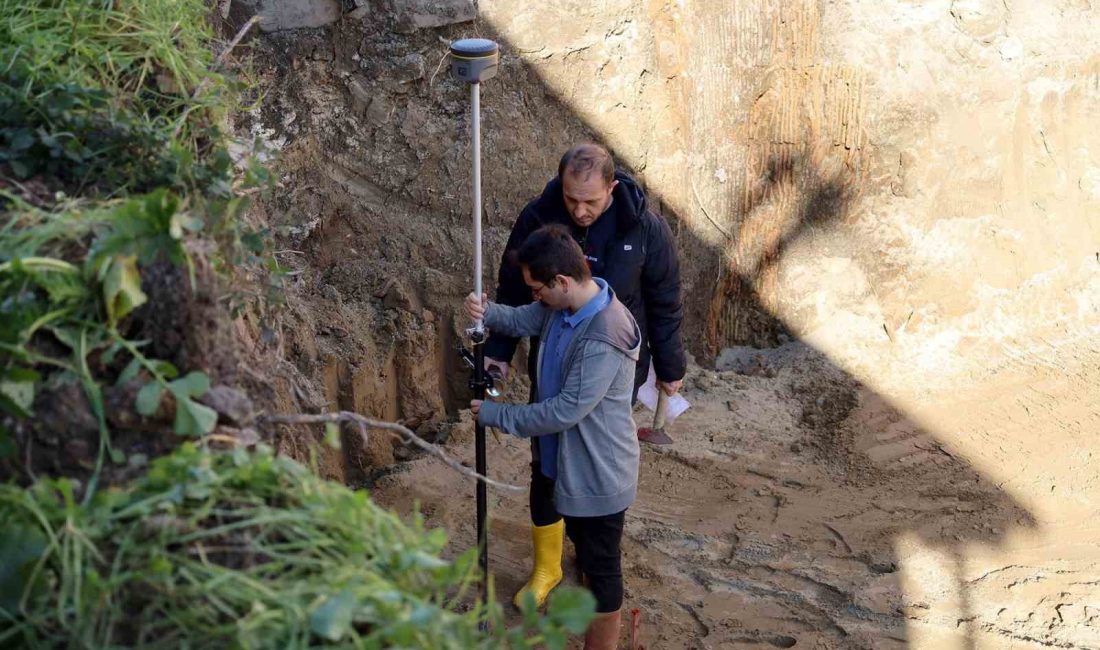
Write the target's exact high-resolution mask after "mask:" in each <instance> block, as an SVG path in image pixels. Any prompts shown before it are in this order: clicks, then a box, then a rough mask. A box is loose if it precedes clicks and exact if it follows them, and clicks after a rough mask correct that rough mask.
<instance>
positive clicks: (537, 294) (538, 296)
mask: <svg viewBox="0 0 1100 650" xmlns="http://www.w3.org/2000/svg"><path fill="white" fill-rule="evenodd" d="M527 288H528V289H530V290H531V295H532V296H533V297H534V298H535V300H542V292H543V290H544V289H553V288H554V283H553V282H552V281H551V282H550V283H548V284H542V283H539V286H537V287H533V286H531V285H527Z"/></svg>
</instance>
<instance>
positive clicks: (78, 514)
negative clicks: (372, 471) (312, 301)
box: [0, 444, 594, 649]
mask: <svg viewBox="0 0 1100 650" xmlns="http://www.w3.org/2000/svg"><path fill="white" fill-rule="evenodd" d="M0 519H2V520H3V521H4V522H5V526H4V528H3V530H2V531H0V555H2V556H3V557H5V558H6V561H5V562H4V563H3V565H2V566H3V568H2V569H0V647H8V646H18V647H29V648H54V647H61V646H64V647H89V648H100V647H120V646H126V647H131V646H133V647H143V646H150V645H154V644H156V645H160V646H162V647H199V648H201V647H217V648H221V647H240V648H305V647H314V646H324V645H340V646H345V647H354V648H390V647H403V648H414V647H415V648H456V649H457V648H463V649H466V648H528V647H535V646H536V645H545V647H549V648H562V647H564V645H565V639H566V636H565V635H566V633H569V632H572V633H579V632H581V631H583V630H584V627H585V625H586V624H587V622H588V621H589V620H590V618H591V616H592V612H593V609H594V602H593V599H592V597H591V596H590V595H589V594H587V592H583V591H580V590H575V589H574V590H570V589H560V590H559V591H560V592H561V593H560V594H556V598H555V599H553V601H552V604H551V606H550V608H549V610H548V613H547V615H546V616H545V617H539V616H538V615H537V614H536V613H535V612H534V611H533V608H531V609H528V610H527V611H526V612H525V616H524V622H523V623H522V624H521V625H519V626H517V627H515V628H512V629H505V628H504V625H503V624H502V622H501V613H500V609H499V606H496V605H493V606H492V607H490V608H484V607H482V606H477V607H474V608H472V609H469V610H468V611H466V612H464V613H461V612H458V611H456V610H457V609H459V607H458V604H459V603H460V602H463V601H464V600H466V599H467V596H468V594H467V591H468V588H469V587H471V586H472V579H473V578H474V576H476V571H477V568H476V551H475V550H471V551H470V552H468V553H465V554H464V555H462V556H460V557H459V558H458V559H456V560H455V561H445V560H442V559H440V557H439V553H440V551H441V550H442V549H443V546H444V544H445V543H446V537H445V535H443V534H442V531H439V530H434V531H426V530H424V528H423V526H422V524H421V523H420V521H419V520H415V521H413V522H412V523H411V524H408V525H407V524H404V523H402V521H401V520H400V519H399V518H398V517H397V516H395V515H393V514H392V513H388V512H385V511H383V510H381V509H380V508H378V507H377V506H375V505H374V504H373V503H372V502H371V501H370V499H369V498H368V497H367V495H366V493H364V492H353V491H351V490H349V489H347V488H345V487H343V486H341V485H339V484H336V483H332V482H329V481H324V480H322V479H319V478H318V477H316V476H315V475H314V474H313V473H312V472H310V471H308V470H307V469H306V468H304V467H303V466H301V465H299V464H297V463H295V462H294V461H292V460H289V459H287V458H285V457H277V456H275V455H273V454H272V453H271V452H270V451H269V450H266V449H261V450H260V451H258V452H256V453H253V454H249V453H245V452H243V451H240V450H238V451H237V452H235V453H212V452H208V451H204V450H202V449H199V448H197V447H195V446H192V445H190V444H187V445H184V446H182V447H180V448H179V449H178V450H177V451H176V452H174V453H173V454H171V455H168V456H164V457H161V458H159V459H156V460H155V461H153V463H152V465H151V467H150V469H149V471H148V473H147V474H146V475H145V476H144V478H142V479H140V480H138V481H136V482H134V483H133V484H132V485H130V486H129V487H126V488H124V489H114V490H109V491H103V492H100V494H99V495H97V497H96V498H95V499H94V500H93V501H92V502H91V503H88V504H85V505H80V504H78V503H77V502H76V500H74V498H73V488H72V484H71V483H70V482H69V481H68V480H67V479H60V480H44V481H40V482H39V483H38V484H36V485H35V486H34V487H32V488H30V489H26V490H23V489H18V488H15V487H12V486H2V487H0ZM482 621H488V622H489V625H488V627H487V629H486V630H485V631H482V630H480V629H479V624H480V623H481V622H482Z"/></svg>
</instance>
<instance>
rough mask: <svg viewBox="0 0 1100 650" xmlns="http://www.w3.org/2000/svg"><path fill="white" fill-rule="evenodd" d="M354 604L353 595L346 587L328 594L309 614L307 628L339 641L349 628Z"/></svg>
mask: <svg viewBox="0 0 1100 650" xmlns="http://www.w3.org/2000/svg"><path fill="white" fill-rule="evenodd" d="M355 605H356V602H355V595H354V594H352V593H351V592H350V591H348V590H346V589H345V590H344V591H341V592H340V593H339V594H337V595H335V596H330V597H329V598H326V599H325V601H324V602H323V603H321V605H320V606H319V607H318V608H317V609H315V610H313V613H312V614H310V615H309V628H310V629H311V630H313V633H314V634H316V635H317V636H319V637H321V638H322V639H326V640H328V641H339V640H340V639H342V638H344V636H345V635H346V634H347V633H348V631H349V630H351V620H352V614H353V613H354V612H355Z"/></svg>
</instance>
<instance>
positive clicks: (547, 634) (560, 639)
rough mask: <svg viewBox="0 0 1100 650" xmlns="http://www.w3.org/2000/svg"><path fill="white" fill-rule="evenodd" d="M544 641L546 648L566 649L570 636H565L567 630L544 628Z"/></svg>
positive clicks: (550, 649) (551, 649)
mask: <svg viewBox="0 0 1100 650" xmlns="http://www.w3.org/2000/svg"><path fill="white" fill-rule="evenodd" d="M578 634H579V632H578ZM542 641H543V643H544V644H545V645H546V650H565V644H566V643H568V642H569V637H567V636H565V632H562V631H561V630H543V632H542Z"/></svg>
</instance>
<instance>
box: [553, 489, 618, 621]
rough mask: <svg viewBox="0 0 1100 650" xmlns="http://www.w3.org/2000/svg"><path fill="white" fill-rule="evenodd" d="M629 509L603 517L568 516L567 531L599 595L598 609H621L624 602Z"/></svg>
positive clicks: (585, 572)
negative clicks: (625, 532) (625, 533)
mask: <svg viewBox="0 0 1100 650" xmlns="http://www.w3.org/2000/svg"><path fill="white" fill-rule="evenodd" d="M625 520H626V510H623V511H622V512H616V513H615V514H613V515H601V516H599V517H568V516H567V517H565V534H566V535H569V539H570V540H571V541H572V542H573V546H574V547H575V548H576V549H577V564H579V565H580V567H581V571H582V572H583V574H584V578H585V579H586V581H587V583H588V585H587V586H588V590H589V591H591V592H592V595H593V596H595V597H596V612H597V613H599V614H606V613H608V612H617V611H619V609H620V608H621V607H622V606H623V565H622V557H623V556H622V541H623V523H624V522H625Z"/></svg>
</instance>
